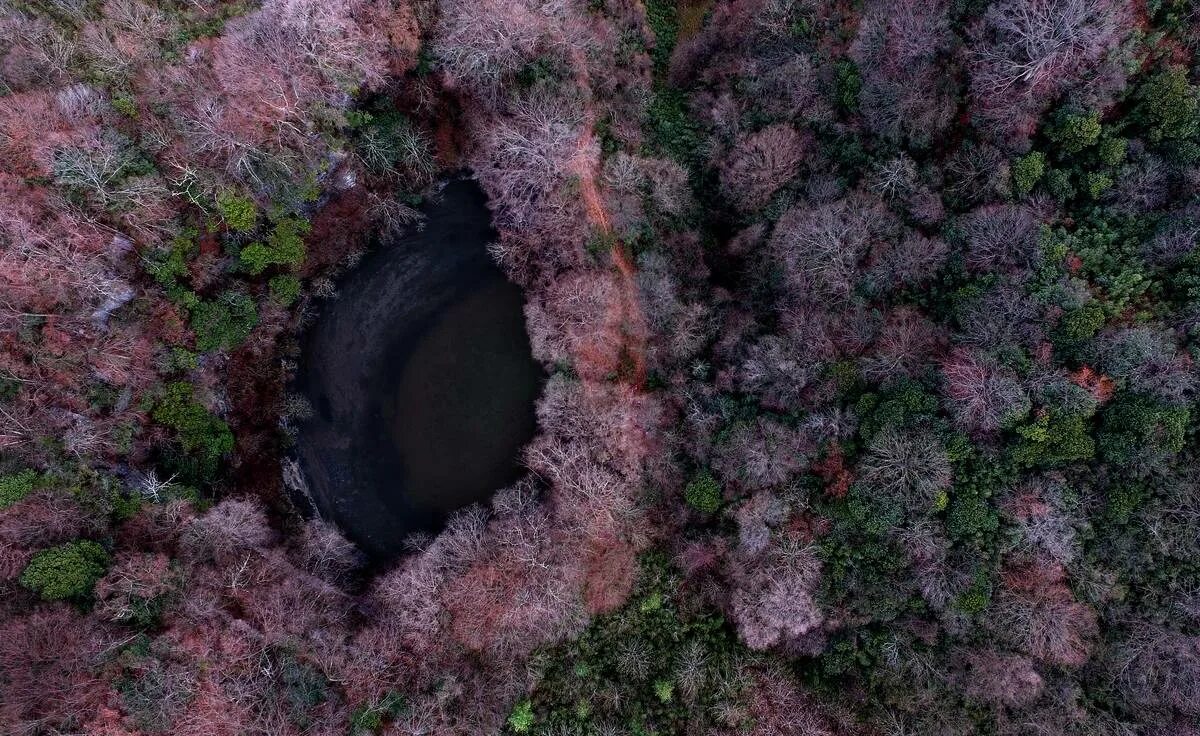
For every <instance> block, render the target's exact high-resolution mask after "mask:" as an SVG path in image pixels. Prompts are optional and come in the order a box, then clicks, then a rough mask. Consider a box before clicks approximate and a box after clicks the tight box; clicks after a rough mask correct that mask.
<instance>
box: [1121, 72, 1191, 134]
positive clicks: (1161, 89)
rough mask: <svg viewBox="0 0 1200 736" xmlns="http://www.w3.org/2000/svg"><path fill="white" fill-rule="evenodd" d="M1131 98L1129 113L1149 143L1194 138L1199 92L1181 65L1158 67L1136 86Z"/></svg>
mask: <svg viewBox="0 0 1200 736" xmlns="http://www.w3.org/2000/svg"><path fill="white" fill-rule="evenodd" d="M1134 99H1135V100H1136V101H1137V106H1136V107H1135V108H1134V112H1133V116H1134V118H1135V120H1137V121H1138V123H1139V124H1140V125H1141V126H1142V127H1143V128H1145V130H1146V138H1147V140H1149V141H1150V142H1151V143H1160V142H1162V141H1166V140H1184V139H1188V138H1194V137H1196V135H1197V133H1198V132H1200V94H1198V91H1197V89H1196V87H1194V86H1192V85H1191V84H1189V83H1188V78H1187V70H1186V69H1184V68H1183V67H1172V68H1170V69H1165V70H1163V71H1160V72H1159V73H1158V74H1156V75H1154V76H1153V77H1151V78H1150V79H1149V80H1148V81H1147V82H1145V83H1144V84H1142V86H1141V87H1139V88H1138V90H1137V92H1136V93H1135V94H1134Z"/></svg>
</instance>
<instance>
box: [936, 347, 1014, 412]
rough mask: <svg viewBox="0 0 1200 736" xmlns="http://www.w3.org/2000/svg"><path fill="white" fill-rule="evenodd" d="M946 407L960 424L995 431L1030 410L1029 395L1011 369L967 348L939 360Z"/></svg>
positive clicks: (956, 350) (959, 349)
mask: <svg viewBox="0 0 1200 736" xmlns="http://www.w3.org/2000/svg"><path fill="white" fill-rule="evenodd" d="M942 375H943V377H944V378H945V388H944V392H945V397H946V406H947V408H948V409H949V410H950V412H951V413H952V414H953V416H954V419H955V421H956V422H957V423H958V424H959V426H961V427H963V428H964V429H967V430H970V431H973V432H985V433H986V432H995V431H996V430H998V429H1000V428H1001V427H1002V426H1003V425H1004V424H1005V423H1006V422H1009V421H1012V420H1014V419H1017V418H1019V417H1021V416H1023V415H1024V414H1025V413H1027V412H1028V411H1029V409H1030V401H1029V396H1028V394H1026V392H1025V390H1024V389H1023V388H1022V386H1021V383H1020V381H1019V379H1018V378H1017V376H1016V374H1014V373H1013V372H1012V371H1009V370H1007V369H1004V368H1002V367H1000V366H998V365H996V364H994V363H993V362H992V361H990V360H988V359H987V358H986V357H984V356H981V355H980V354H978V353H977V352H975V351H972V350H970V349H967V348H956V349H955V350H954V351H953V352H952V353H951V354H950V356H949V358H948V359H947V360H946V361H945V362H944V363H942Z"/></svg>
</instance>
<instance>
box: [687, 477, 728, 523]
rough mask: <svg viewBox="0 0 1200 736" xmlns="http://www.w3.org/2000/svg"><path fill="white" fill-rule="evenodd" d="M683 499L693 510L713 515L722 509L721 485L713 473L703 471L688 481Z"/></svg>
mask: <svg viewBox="0 0 1200 736" xmlns="http://www.w3.org/2000/svg"><path fill="white" fill-rule="evenodd" d="M683 497H684V499H685V500H686V501H687V503H688V505H689V506H691V507H692V508H694V509H696V510H697V511H701V512H703V513H706V514H711V513H713V512H715V511H716V510H717V509H719V508H721V500H722V495H721V484H720V483H718V482H717V479H716V478H714V477H713V475H712V473H710V472H708V471H707V470H701V471H700V472H698V473H696V474H695V475H694V476H692V479H691V480H690V481H688V484H687V486H686V487H685V488H684V489H683Z"/></svg>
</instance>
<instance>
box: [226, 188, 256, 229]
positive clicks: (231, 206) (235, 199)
mask: <svg viewBox="0 0 1200 736" xmlns="http://www.w3.org/2000/svg"><path fill="white" fill-rule="evenodd" d="M217 211H218V212H220V213H221V219H222V220H224V221H225V224H226V225H228V226H229V229H230V230H234V231H237V232H240V233H245V232H249V231H251V230H253V229H254V226H255V225H256V224H257V223H258V207H256V206H255V205H254V200H252V199H250V198H249V197H240V196H238V195H237V194H234V193H233V192H231V191H229V190H225V191H222V192H221V193H220V194H218V195H217Z"/></svg>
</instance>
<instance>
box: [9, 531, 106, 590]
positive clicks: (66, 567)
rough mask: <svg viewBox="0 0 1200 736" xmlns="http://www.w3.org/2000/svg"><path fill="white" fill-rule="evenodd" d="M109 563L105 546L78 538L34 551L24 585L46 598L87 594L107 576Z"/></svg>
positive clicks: (23, 577) (23, 575) (23, 573)
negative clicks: (97, 582) (35, 552)
mask: <svg viewBox="0 0 1200 736" xmlns="http://www.w3.org/2000/svg"><path fill="white" fill-rule="evenodd" d="M108 564H109V557H108V553H107V552H105V551H104V548H103V547H101V546H100V545H99V544H97V543H96V542H93V541H91V540H86V539H79V540H75V541H74V542H67V543H66V544H60V545H59V546H57V547H51V548H50V549H47V550H42V551H41V552H38V553H37V554H36V555H34V556H33V559H32V560H30V561H29V564H28V565H27V566H26V567H25V571H24V572H22V573H21V585H23V586H25V587H26V588H28V589H29V590H32V591H33V592H35V593H37V594H38V595H40V596H41V597H42V599H43V600H47V601H61V600H66V599H68V598H74V599H81V598H86V597H88V596H90V595H91V594H92V588H93V587H95V585H96V581H97V580H99V579H100V578H102V577H104V573H105V571H106V570H107V569H108Z"/></svg>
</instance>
